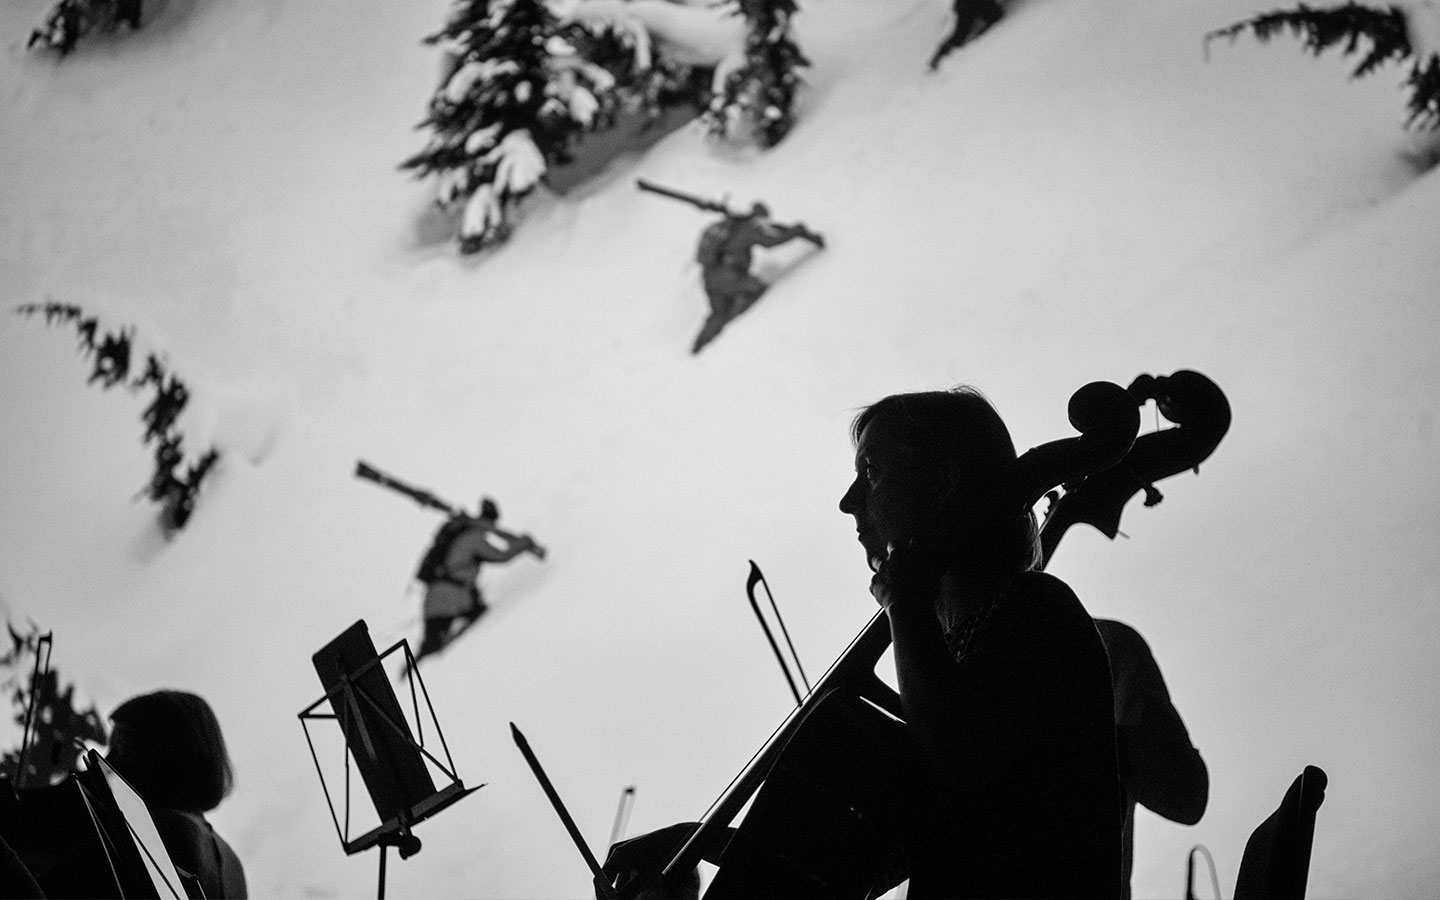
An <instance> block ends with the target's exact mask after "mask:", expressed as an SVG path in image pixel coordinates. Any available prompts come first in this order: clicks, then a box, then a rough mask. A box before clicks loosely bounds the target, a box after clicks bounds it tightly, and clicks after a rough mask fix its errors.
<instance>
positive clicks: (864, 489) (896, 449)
mask: <svg viewBox="0 0 1440 900" xmlns="http://www.w3.org/2000/svg"><path fill="white" fill-rule="evenodd" d="M944 491H945V483H944V479H943V478H939V477H937V473H936V470H935V467H934V466H933V465H926V464H924V463H922V462H919V461H917V460H916V459H915V458H914V454H913V453H911V452H909V451H907V450H906V449H905V448H904V447H902V446H900V445H899V444H897V443H895V442H894V441H893V440H891V439H890V438H889V437H888V436H887V435H886V434H885V432H884V430H883V428H881V427H879V422H878V421H876V420H871V421H870V422H869V423H868V424H867V425H866V426H865V428H864V430H863V431H861V432H860V439H859V441H857V442H856V445H855V480H854V481H853V482H851V483H850V487H849V489H848V490H846V491H845V495H844V496H842V497H841V498H840V511H841V512H843V513H845V514H847V515H849V516H853V517H854V519H855V532H856V537H857V538H858V539H859V541H860V545H861V546H862V547H864V548H865V558H866V560H867V561H868V562H869V564H870V568H871V570H875V569H876V568H878V567H879V564H880V563H881V562H882V561H884V560H885V559H886V558H887V557H888V556H889V555H890V548H891V547H898V546H904V545H906V544H908V543H909V542H911V541H912V540H915V539H917V538H921V537H926V536H928V534H927V533H928V531H929V530H930V529H931V528H932V527H933V525H934V522H935V513H936V511H937V510H938V509H939V506H940V503H941V500H942V495H943V493H944Z"/></svg>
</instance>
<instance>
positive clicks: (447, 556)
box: [415, 497, 545, 662]
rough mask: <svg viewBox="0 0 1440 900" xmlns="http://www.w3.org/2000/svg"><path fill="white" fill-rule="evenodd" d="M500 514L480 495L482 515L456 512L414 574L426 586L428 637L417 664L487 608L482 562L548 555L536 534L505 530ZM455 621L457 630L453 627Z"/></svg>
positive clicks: (497, 509)
mask: <svg viewBox="0 0 1440 900" xmlns="http://www.w3.org/2000/svg"><path fill="white" fill-rule="evenodd" d="M499 518H500V509H499V507H498V506H496V504H495V501H494V500H491V499H490V498H489V497H482V498H481V500H480V513H479V515H478V516H470V515H467V514H466V513H464V512H457V513H456V514H455V515H453V516H451V517H450V518H449V519H448V520H447V521H446V522H445V524H444V525H441V526H440V530H439V531H437V532H436V533H435V538H434V540H433V541H432V542H431V544H430V549H429V550H428V551H426V553H425V558H424V559H422V560H421V562H420V568H419V570H418V571H417V572H416V578H418V579H419V580H420V581H421V582H422V583H423V584H424V585H425V605H424V613H425V636H424V638H423V639H422V640H421V642H420V649H419V651H418V652H417V653H416V654H415V659H416V661H417V662H418V661H419V660H421V659H424V658H425V657H427V656H429V655H431V654H433V653H439V652H440V651H441V650H443V649H445V647H446V646H447V645H448V644H449V643H450V642H451V641H453V640H454V639H455V638H457V637H459V636H460V634H461V632H463V631H464V630H465V629H466V628H469V627H470V626H471V625H472V624H474V622H475V620H476V619H478V618H480V616H481V615H482V614H483V613H484V612H485V610H486V609H488V606H487V605H486V603H485V600H484V598H483V597H481V595H480V586H479V585H478V584H477V583H476V579H478V578H479V575H480V564H481V563H487V562H490V563H501V562H509V561H510V560H512V559H514V558H515V557H517V556H519V555H520V554H521V553H525V552H529V553H533V554H534V555H535V557H536V558H537V559H544V558H545V550H544V548H543V547H541V546H540V545H539V544H537V543H535V539H534V538H532V537H530V536H529V535H528V534H525V535H517V534H511V533H510V532H508V531H505V530H504V529H502V528H500V527H498V526H497V525H496V522H497V521H498V520H499ZM496 538H498V539H499V543H497V542H496V540H495V539H496ZM502 544H503V546H502ZM456 620H459V622H460V626H459V628H455V627H454V625H455V622H456Z"/></svg>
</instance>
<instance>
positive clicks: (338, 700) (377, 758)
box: [299, 619, 484, 898]
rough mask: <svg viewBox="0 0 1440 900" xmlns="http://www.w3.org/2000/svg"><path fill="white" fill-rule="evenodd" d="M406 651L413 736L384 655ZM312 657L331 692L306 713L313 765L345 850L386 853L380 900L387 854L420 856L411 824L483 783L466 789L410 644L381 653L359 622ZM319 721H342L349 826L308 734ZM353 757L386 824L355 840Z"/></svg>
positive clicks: (382, 855)
mask: <svg viewBox="0 0 1440 900" xmlns="http://www.w3.org/2000/svg"><path fill="white" fill-rule="evenodd" d="M401 649H403V650H404V659H405V673H406V674H407V675H408V681H409V684H410V705H411V711H412V716H413V719H414V722H415V728H414V731H412V730H411V725H410V720H409V719H407V718H406V717H405V712H404V710H403V709H402V708H401V706H400V701H399V699H398V698H397V697H396V695H395V689H394V688H393V687H392V686H391V684H390V679H389V677H388V676H387V675H386V672H385V667H384V665H383V661H384V659H385V658H386V657H388V656H390V655H391V654H392V653H394V652H396V651H397V650H401ZM313 660H314V663H315V672H316V674H318V675H319V676H320V683H321V684H322V685H324V687H325V695H324V696H323V697H321V698H320V699H319V700H316V701H315V702H314V703H312V704H310V705H309V706H307V707H306V708H305V709H304V710H302V711H301V712H300V714H299V715H300V725H301V727H302V728H303V729H304V730H305V741H306V743H307V744H309V746H310V756H311V758H313V759H314V760H315V771H316V773H317V774H318V775H319V776H320V787H321V789H322V790H324V792H325V801H326V803H327V805H329V807H330V818H331V819H332V820H333V821H334V823H335V833H336V835H337V836H338V837H339V838H340V846H341V847H342V848H343V849H344V851H345V853H346V854H347V855H353V854H355V853H360V852H362V851H364V850H368V849H369V848H371V847H375V846H378V847H379V848H380V876H379V889H378V896H379V897H380V898H384V896H385V851H386V849H387V848H388V847H395V848H397V849H398V850H399V851H400V858H401V859H408V858H410V857H411V856H413V855H414V854H416V853H418V852H420V839H419V838H417V837H415V835H414V834H412V833H411V830H410V829H411V827H412V826H414V825H416V824H417V823H419V822H421V821H424V820H425V819H428V818H430V817H431V816H433V815H435V814H436V813H438V812H440V811H441V810H443V809H445V808H446V807H448V806H450V805H451V804H452V803H455V802H456V801H458V800H460V799H461V798H462V797H464V796H466V795H467V794H471V793H473V792H475V791H477V790H479V789H480V788H482V787H484V785H483V784H482V785H479V786H477V787H473V788H466V787H465V785H463V784H462V783H461V782H460V778H459V776H458V775H456V774H455V763H454V760H453V759H451V757H450V748H449V746H448V745H446V743H445V735H444V734H443V733H442V732H441V730H440V722H439V720H438V719H437V718H436V717H435V708H434V706H433V705H431V703H430V695H429V693H428V692H427V691H426V690H425V682H424V681H423V680H422V679H421V678H420V671H419V669H418V668H416V665H415V657H414V656H413V655H412V654H411V652H410V645H409V644H408V643H407V642H406V641H404V640H403V639H402V640H400V641H397V642H396V643H395V644H394V645H393V646H391V647H390V648H389V649H387V650H386V651H385V652H384V653H383V654H377V653H376V652H375V644H374V643H373V642H372V641H371V640H370V631H369V629H368V628H367V627H366V625H365V620H364V619H361V620H358V621H356V622H355V624H353V625H351V626H350V627H349V628H347V629H345V630H344V631H342V632H341V633H340V634H339V635H338V636H337V637H336V638H335V639H334V640H332V641H331V642H330V643H328V644H326V645H325V646H324V647H322V648H321V649H320V650H318V651H316V653H315V654H314V656H313ZM417 689H418V693H417ZM422 697H423V698H424V701H425V709H426V711H427V713H428V718H429V720H430V722H431V724H432V726H433V733H434V734H435V736H436V737H437V738H438V739H439V743H440V749H441V751H442V752H443V753H444V756H445V761H444V762H442V761H441V760H440V759H438V758H437V757H436V756H435V755H434V754H433V753H431V752H430V750H429V749H428V748H427V747H426V744H425V735H424V729H423V723H424V720H423V719H422V718H421V715H420V699H421V698H422ZM326 702H328V703H329V705H330V712H328V713H327V712H317V711H316V710H317V709H318V708H319V707H321V706H322V705H324V704H325V703H326ZM314 719H334V720H336V721H338V722H339V724H340V730H341V733H342V734H343V735H344V736H345V762H344V769H345V791H344V798H345V825H344V827H343V828H342V827H341V824H340V818H339V816H337V815H336V812H335V804H334V802H333V800H332V799H331V796H330V788H329V786H328V784H327V783H326V781H325V772H324V770H323V769H322V768H321V765H320V757H319V754H317V753H316V751H315V742H314V740H313V739H312V737H311V734H310V727H309V724H308V723H309V722H310V721H311V720H314ZM352 759H353V760H354V762H355V768H357V769H359V770H360V777H361V779H362V780H363V781H364V783H365V789H366V791H367V792H368V793H369V795H370V799H371V801H372V802H373V803H374V805H375V812H376V815H377V816H378V817H379V820H380V824H379V825H377V826H376V827H374V828H372V829H370V830H369V831H367V832H365V833H364V834H362V835H360V836H359V837H354V838H352V837H351V836H350V762H351V760H352ZM427 761H428V763H429V764H430V765H433V766H434V767H435V768H436V769H437V770H439V772H440V773H442V774H443V775H444V776H445V777H446V778H447V779H448V782H447V783H446V784H445V785H444V786H443V787H440V788H437V787H436V786H435V781H434V779H433V778H432V777H431V773H430V766H429V765H427Z"/></svg>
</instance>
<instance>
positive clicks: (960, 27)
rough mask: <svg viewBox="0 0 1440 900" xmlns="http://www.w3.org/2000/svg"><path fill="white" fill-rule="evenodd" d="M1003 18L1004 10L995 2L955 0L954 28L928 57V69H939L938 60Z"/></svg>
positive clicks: (991, 0) (986, 0)
mask: <svg viewBox="0 0 1440 900" xmlns="http://www.w3.org/2000/svg"><path fill="white" fill-rule="evenodd" d="M1004 16H1005V8H1004V7H1003V6H1001V5H1000V4H999V3H998V2H996V0H955V28H954V30H953V31H951V32H950V36H949V37H947V38H946V39H945V40H944V42H942V43H941V44H940V46H939V47H937V48H935V53H934V55H933V56H931V57H930V69H931V70H932V71H933V70H935V69H938V68H940V60H942V59H944V58H945V57H946V56H949V55H950V51H952V50H958V49H960V48H961V47H963V46H965V45H966V44H968V43H970V42H971V41H973V40H975V39H976V38H977V37H979V36H980V35H982V34H984V33H985V32H986V31H988V30H989V28H990V26H991V25H994V24H995V23H996V22H998V21H1000V20H1001V19H1002V18H1004Z"/></svg>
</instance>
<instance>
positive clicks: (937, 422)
mask: <svg viewBox="0 0 1440 900" xmlns="http://www.w3.org/2000/svg"><path fill="white" fill-rule="evenodd" d="M851 438H852V439H853V441H854V444H855V473H856V474H855V480H854V482H852V483H851V485H850V487H849V489H848V490H847V491H846V492H845V495H844V496H843V497H842V498H841V499H840V510H841V512H844V513H846V514H848V515H851V516H853V517H854V518H855V526H856V531H857V532H858V534H859V538H860V543H861V544H862V545H863V546H864V547H865V552H866V556H867V559H868V560H869V561H870V565H871V568H872V569H873V568H875V567H876V566H877V565H878V563H879V561H880V560H883V559H884V558H885V557H886V556H887V555H888V550H889V547H891V546H903V545H907V544H913V545H915V546H918V547H921V548H925V549H927V551H928V552H934V553H940V554H944V555H945V556H946V557H948V559H947V560H946V562H947V563H948V564H957V563H959V564H965V565H971V566H978V567H983V568H987V569H994V570H998V571H1007V572H1018V571H1025V570H1027V569H1031V568H1034V566H1035V564H1036V562H1037V560H1038V544H1037V541H1036V528H1035V519H1034V516H1033V515H1032V514H1031V513H1030V511H1029V510H1021V509H1012V506H1013V505H1014V500H1013V499H1012V496H1013V491H1012V486H1011V483H1010V482H1011V472H1012V470H1013V468H1014V464H1015V444H1014V442H1013V441H1012V440H1011V438H1010V431H1009V429H1008V428H1006V427H1005V423H1004V421H1002V420H1001V418H1000V415H999V413H997V412H996V411H995V408H994V407H993V406H991V404H990V402H989V401H988V400H986V399H985V397H984V395H982V394H981V393H980V392H979V391H977V390H976V389H974V388H972V387H968V386H960V387H957V388H954V389H952V390H948V391H921V392H915V393H904V394H891V395H890V396H888V397H885V398H883V399H881V400H879V401H877V402H876V403H874V404H872V405H871V406H868V407H866V408H865V409H863V410H861V411H860V413H859V414H858V415H857V416H856V417H855V420H854V422H853V423H852V424H851Z"/></svg>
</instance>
